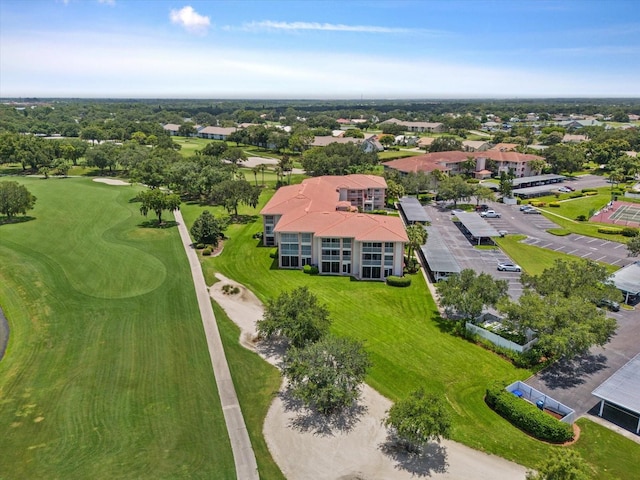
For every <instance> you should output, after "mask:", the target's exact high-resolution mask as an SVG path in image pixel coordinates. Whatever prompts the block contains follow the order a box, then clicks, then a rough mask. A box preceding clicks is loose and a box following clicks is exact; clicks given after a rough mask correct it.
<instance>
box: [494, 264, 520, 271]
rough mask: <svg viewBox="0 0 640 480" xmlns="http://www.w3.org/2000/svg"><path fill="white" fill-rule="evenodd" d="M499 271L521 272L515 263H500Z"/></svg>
mask: <svg viewBox="0 0 640 480" xmlns="http://www.w3.org/2000/svg"><path fill="white" fill-rule="evenodd" d="M498 271H500V272H521V271H522V268H520V265H517V264H515V263H500V264H498Z"/></svg>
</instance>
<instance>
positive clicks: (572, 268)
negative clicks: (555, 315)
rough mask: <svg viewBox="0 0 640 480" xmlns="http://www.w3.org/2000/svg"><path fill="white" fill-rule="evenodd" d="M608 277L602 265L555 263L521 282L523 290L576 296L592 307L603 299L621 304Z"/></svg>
mask: <svg viewBox="0 0 640 480" xmlns="http://www.w3.org/2000/svg"><path fill="white" fill-rule="evenodd" d="M610 276H611V275H610V274H609V272H608V271H607V269H606V268H605V267H604V266H603V265H600V264H598V263H596V262H594V261H592V260H586V259H579V260H572V261H567V260H562V259H557V260H556V261H555V262H554V264H553V266H552V267H549V268H546V269H545V270H544V271H543V272H542V273H541V274H540V275H529V274H528V273H526V272H525V273H523V274H522V277H521V279H520V280H521V282H522V284H523V285H524V286H525V287H527V288H532V289H533V290H535V291H536V292H538V293H539V294H540V295H542V296H548V295H552V294H560V295H562V296H563V297H566V298H568V297H572V296H576V297H579V298H581V299H583V300H587V301H590V302H592V303H597V302H598V301H599V300H601V299H603V298H606V299H609V300H615V301H618V300H621V299H622V294H621V293H620V291H619V290H618V289H617V288H616V286H615V285H614V284H613V282H612V281H611V280H610Z"/></svg>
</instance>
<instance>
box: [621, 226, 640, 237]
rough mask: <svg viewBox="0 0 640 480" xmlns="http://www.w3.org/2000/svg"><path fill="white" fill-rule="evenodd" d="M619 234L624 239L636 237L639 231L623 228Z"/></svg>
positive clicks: (639, 233)
mask: <svg viewBox="0 0 640 480" xmlns="http://www.w3.org/2000/svg"><path fill="white" fill-rule="evenodd" d="M620 233H622V235H623V236H625V237H637V236H638V235H640V230H639V229H637V228H632V227H624V228H623V229H622V232H620Z"/></svg>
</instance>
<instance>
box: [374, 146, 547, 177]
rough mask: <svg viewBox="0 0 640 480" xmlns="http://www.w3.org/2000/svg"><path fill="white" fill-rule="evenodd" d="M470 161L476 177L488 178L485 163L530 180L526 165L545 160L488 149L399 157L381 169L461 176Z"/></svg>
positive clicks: (386, 163)
mask: <svg viewBox="0 0 640 480" xmlns="http://www.w3.org/2000/svg"><path fill="white" fill-rule="evenodd" d="M469 159H473V160H475V162H476V167H475V170H474V174H475V177H476V178H485V177H487V176H490V173H486V172H487V171H488V169H487V160H492V161H494V162H496V165H497V171H498V173H500V172H503V171H504V172H508V171H509V170H510V169H513V172H514V174H515V176H516V177H517V178H520V177H529V176H531V175H532V174H537V173H532V172H531V169H530V168H529V165H528V163H529V162H530V161H531V160H544V159H543V158H542V157H540V156H538V155H530V154H524V153H518V152H509V151H497V150H487V151H486V152H460V151H449V152H433V153H427V154H426V155H418V156H415V157H407V158H399V159H397V160H391V161H390V162H385V163H383V164H382V165H383V166H384V169H385V170H387V169H392V170H398V171H399V172H401V173H404V174H406V173H416V172H432V171H434V170H440V171H443V172H448V173H450V174H456V173H461V172H462V168H461V164H462V163H463V162H466V161H467V160H469Z"/></svg>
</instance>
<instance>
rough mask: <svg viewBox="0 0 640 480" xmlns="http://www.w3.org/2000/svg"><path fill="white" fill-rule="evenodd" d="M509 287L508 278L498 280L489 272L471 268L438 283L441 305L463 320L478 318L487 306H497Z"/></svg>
mask: <svg viewBox="0 0 640 480" xmlns="http://www.w3.org/2000/svg"><path fill="white" fill-rule="evenodd" d="M508 288H509V284H508V283H507V281H506V280H496V279H495V278H493V277H492V276H491V275H489V274H488V273H481V274H479V275H477V274H476V272H475V271H473V270H471V269H470V268H466V269H464V270H462V272H460V274H459V275H453V276H451V277H449V278H447V279H446V280H444V281H442V282H438V283H437V284H436V289H437V291H438V296H439V297H440V305H442V306H443V307H444V308H445V309H446V310H447V311H449V312H454V313H456V314H457V315H459V316H460V317H461V318H462V319H463V320H468V319H476V318H477V317H479V316H480V314H481V313H482V311H483V310H484V309H485V308H486V307H489V306H492V307H495V306H496V305H497V304H498V302H499V301H500V300H501V299H503V298H504V297H506V295H507V290H508Z"/></svg>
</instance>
